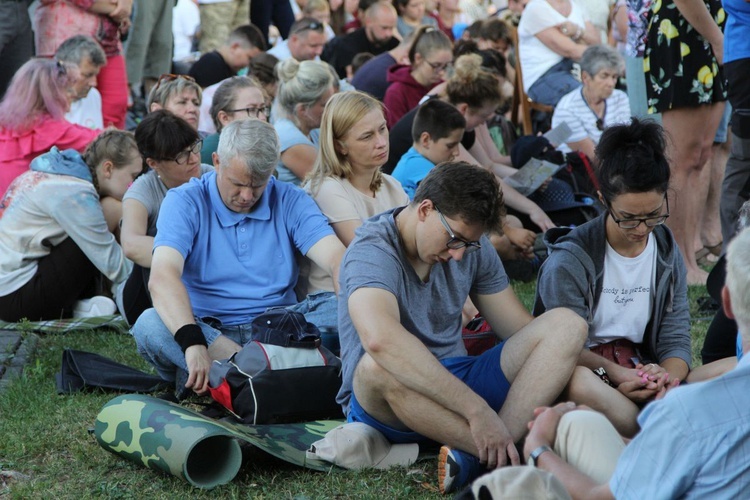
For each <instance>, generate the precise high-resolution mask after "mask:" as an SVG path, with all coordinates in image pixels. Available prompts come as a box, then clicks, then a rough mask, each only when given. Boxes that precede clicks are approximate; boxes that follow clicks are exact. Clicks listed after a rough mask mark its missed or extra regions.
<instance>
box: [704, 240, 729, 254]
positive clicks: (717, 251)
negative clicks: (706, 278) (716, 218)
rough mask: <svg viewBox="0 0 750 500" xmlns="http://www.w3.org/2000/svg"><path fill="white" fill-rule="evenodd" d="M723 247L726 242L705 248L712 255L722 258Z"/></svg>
mask: <svg viewBox="0 0 750 500" xmlns="http://www.w3.org/2000/svg"><path fill="white" fill-rule="evenodd" d="M723 246H724V242H723V241H720V242H718V243H717V244H715V245H711V246H709V245H706V246H704V247H703V248H705V249H706V250H708V251H709V252H711V254H712V255H715V256H716V257H720V256H721V249H722V247H723Z"/></svg>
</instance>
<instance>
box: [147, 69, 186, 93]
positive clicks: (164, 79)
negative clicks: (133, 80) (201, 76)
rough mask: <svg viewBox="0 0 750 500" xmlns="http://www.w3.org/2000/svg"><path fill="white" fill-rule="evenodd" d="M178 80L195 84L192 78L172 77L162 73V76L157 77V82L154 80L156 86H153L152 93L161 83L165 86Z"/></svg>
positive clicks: (184, 76)
mask: <svg viewBox="0 0 750 500" xmlns="http://www.w3.org/2000/svg"><path fill="white" fill-rule="evenodd" d="M179 79H183V80H187V81H189V82H193V83H195V78H193V77H192V76H188V75H173V74H172V73H164V74H163V75H161V76H160V77H159V79H158V80H156V85H154V90H153V91H152V92H155V91H156V90H157V89H158V88H159V87H160V86H161V84H162V83H165V84H166V83H169V82H173V81H175V80H179Z"/></svg>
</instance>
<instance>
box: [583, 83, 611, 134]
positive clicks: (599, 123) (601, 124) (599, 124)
mask: <svg viewBox="0 0 750 500" xmlns="http://www.w3.org/2000/svg"><path fill="white" fill-rule="evenodd" d="M581 99H583V102H585V103H586V107H587V108H589V111H591V112H592V113H593V114H594V118H596V130H598V131H599V132H601V131H602V130H604V118H605V117H606V116H607V100H606V99H605V100H604V112H603V113H602V116H601V117H600V116H599V115H597V114H596V111H594V108H592V107H591V105H590V104H589V101H588V100H586V96H585V95H584V93H583V87H581Z"/></svg>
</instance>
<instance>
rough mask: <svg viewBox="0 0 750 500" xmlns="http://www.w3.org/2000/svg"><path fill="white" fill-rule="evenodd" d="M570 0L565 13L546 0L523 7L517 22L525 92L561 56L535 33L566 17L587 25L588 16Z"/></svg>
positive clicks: (557, 23) (561, 21) (532, 1)
mask: <svg viewBox="0 0 750 500" xmlns="http://www.w3.org/2000/svg"><path fill="white" fill-rule="evenodd" d="M570 3H571V4H572V8H571V10H570V15H569V16H568V17H565V16H563V15H562V14H560V13H559V12H557V11H556V10H555V9H554V7H552V6H551V5H550V4H549V3H547V0H531V2H529V4H528V5H527V6H526V9H524V11H523V15H522V16H521V22H520V23H519V25H518V45H519V53H520V55H521V70H522V71H523V88H524V90H525V91H526V92H528V91H529V88H530V87H531V85H532V84H533V83H534V82H536V81H537V80H538V79H539V77H540V76H542V75H543V74H544V73H546V72H547V70H548V69H550V68H551V67H552V66H554V65H555V64H557V63H559V62H560V61H562V59H563V57H562V56H561V55H560V54H558V53H557V52H554V51H553V50H552V49H550V48H549V47H547V46H546V45H544V44H543V43H542V41H541V40H539V39H538V38H537V37H536V34H537V33H539V32H541V31H544V30H546V29H547V28H551V27H553V26H557V25H559V24H562V23H564V22H565V21H570V22H573V23H575V24H577V25H578V26H580V27H581V28H583V27H584V26H586V21H587V20H588V18H587V17H586V13H585V12H584V10H583V9H582V8H581V7H580V6H579V5H578V4H577V3H576V2H575V0H570Z"/></svg>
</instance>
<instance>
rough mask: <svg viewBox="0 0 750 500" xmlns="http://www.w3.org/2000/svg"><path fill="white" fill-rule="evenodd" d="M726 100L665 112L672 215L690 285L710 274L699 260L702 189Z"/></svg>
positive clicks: (704, 201) (698, 282) (703, 281)
mask: <svg viewBox="0 0 750 500" xmlns="http://www.w3.org/2000/svg"><path fill="white" fill-rule="evenodd" d="M723 111H724V103H716V104H710V105H702V106H699V107H697V108H680V109H674V110H669V111H666V112H664V114H663V123H664V128H665V129H666V131H667V132H668V133H669V135H670V141H669V159H670V167H671V170H672V187H673V190H672V193H671V194H672V196H671V200H670V202H671V203H670V205H671V206H670V208H671V217H670V218H669V219H668V223H669V227H670V228H671V229H672V231H673V232H674V236H675V240H676V241H677V244H678V246H679V248H680V252H681V253H682V257H683V259H684V261H685V266H686V267H687V279H688V283H689V284H705V283H706V278H707V277H708V273H706V272H705V271H703V270H702V269H701V268H700V267H699V266H698V263H697V262H696V260H695V252H694V248H693V247H694V245H695V241H696V240H697V238H698V231H699V222H700V220H701V217H700V216H699V214H700V213H701V211H702V210H704V209H705V203H706V198H705V197H706V196H707V192H706V189H705V188H701V182H700V181H701V171H702V170H703V167H704V165H705V164H706V161H707V160H708V158H709V155H710V152H711V145H712V143H713V138H714V135H715V134H716V129H717V128H718V124H719V120H720V119H721V115H722V113H723Z"/></svg>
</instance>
